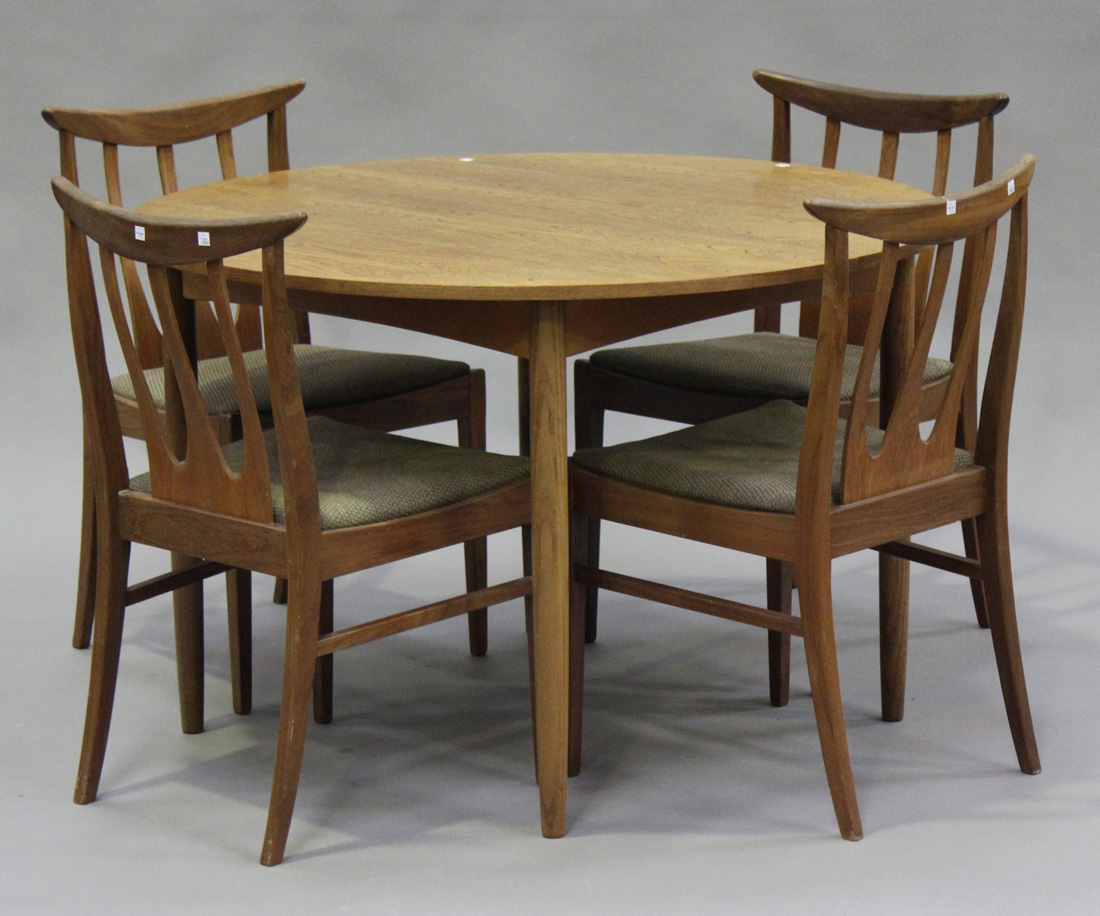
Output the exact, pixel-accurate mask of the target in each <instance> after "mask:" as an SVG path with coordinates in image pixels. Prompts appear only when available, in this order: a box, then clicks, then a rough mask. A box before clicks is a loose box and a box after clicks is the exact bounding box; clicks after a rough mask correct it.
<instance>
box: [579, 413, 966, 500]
mask: <svg viewBox="0 0 1100 916" xmlns="http://www.w3.org/2000/svg"><path fill="white" fill-rule="evenodd" d="M805 422H806V408H804V407H801V406H799V405H798V404H795V403H794V402H793V401H782V400H777V401H771V402H769V403H768V404H765V405H764V406H762V407H757V408H755V409H753V410H748V411H745V412H744V413H739V414H734V415H733V416H729V417H723V418H722V419H720V420H712V421H710V422H709V423H701V424H699V425H698V426H689V427H687V428H685V429H678V430H676V431H675V432H671V433H666V434H665V435H663V436H655V437H653V438H651V439H642V440H640V441H637V442H625V443H623V444H622V445H612V446H608V447H605V448H591V449H581V450H580V451H578V452H577V453H576V454H575V455H574V456H573V461H574V462H576V464H578V465H579V466H581V467H583V468H587V469H588V470H590V471H594V472H595V473H597V474H600V475H602V476H604V477H610V478H613V479H616V480H621V481H623V482H625V483H630V484H634V485H636V486H640V487H645V488H646V489H648V490H654V491H656V492H658V493H667V494H669V495H671V496H678V497H682V498H685V499H693V500H698V501H699V502H704V503H709V504H712V505H719V506H729V507H731V508H736V509H756V510H759V511H762V512H784V513H793V512H794V502H795V488H796V484H797V481H798V457H799V450H800V448H801V446H802V430H803V427H804V425H805ZM844 429H845V424H844V421H843V420H842V421H841V422H840V427H839V429H838V431H837V442H836V452H835V456H834V462H833V501H834V502H839V499H840V468H841V453H842V450H843V447H844V446H843V442H844V440H843V434H844ZM882 435H883V434H882V431H881V430H877V429H868V431H867V438H868V442H869V443H870V447H871V448H872V449H874V448H877V447H878V445H879V444H880V443H881V442H882ZM973 464H974V456H973V455H971V454H970V452H966V451H963V450H962V449H956V450H955V469H956V470H961V469H962V468H965V467H970V466H971V465H973Z"/></svg>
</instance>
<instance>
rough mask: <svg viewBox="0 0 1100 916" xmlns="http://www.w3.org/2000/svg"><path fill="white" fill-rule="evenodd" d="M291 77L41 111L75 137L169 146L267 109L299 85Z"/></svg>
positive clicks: (223, 128) (286, 98)
mask: <svg viewBox="0 0 1100 916" xmlns="http://www.w3.org/2000/svg"><path fill="white" fill-rule="evenodd" d="M305 85H306V82H305V80H293V81H291V82H288V83H280V84H277V85H274V86H266V87H264V88H262V89H252V90H248V91H245V92H238V93H234V94H232V95H223V96H218V97H217V98H210V99H200V100H197V101H191V102H182V103H179V104H175V105H162V106H158V107H153V108H130V109H116V110H102V111H86V110H80V109H73V108H45V109H43V110H42V117H43V118H44V119H45V121H46V123H47V124H49V125H50V126H51V127H53V128H55V129H57V130H62V131H68V132H69V133H71V134H74V135H75V136H77V137H82V138H85V139H89V140H96V141H99V142H101V143H114V144H117V145H120V146H173V145H175V144H177V143H187V142H190V141H192V140H199V139H201V138H203V137H209V136H213V135H215V134H219V133H223V132H224V131H227V130H232V129H233V128H234V127H237V126H238V125H241V124H244V123H246V122H247V121H251V120H253V119H254V118H258V117H260V115H263V114H267V113H268V112H270V111H273V110H275V109H277V108H279V107H281V106H283V105H285V104H286V103H287V102H289V101H290V100H291V99H293V98H294V97H295V96H297V95H298V94H299V93H300V92H301V91H302V90H303V89H304V88H305Z"/></svg>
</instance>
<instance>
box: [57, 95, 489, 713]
mask: <svg viewBox="0 0 1100 916" xmlns="http://www.w3.org/2000/svg"><path fill="white" fill-rule="evenodd" d="M304 87H305V82H304V81H302V80H297V81H294V82H289V83H284V84H281V85H277V86H269V87H265V88H262V89H256V90H252V91H247V92H241V93H238V94H235V95H228V96H222V97H219V98H210V99H204V100H200V101H194V102H185V103H182V104H177V105H168V106H162V107H155V108H143V109H129V110H113V111H86V110H77V109H71V108H47V109H45V110H44V111H43V112H42V116H43V118H44V119H45V120H46V122H47V123H48V124H50V125H51V126H52V127H54V128H56V129H57V130H58V132H59V134H60V146H61V174H62V175H64V176H65V177H66V178H68V179H69V180H70V181H72V182H73V183H74V184H76V183H78V174H77V148H78V145H79V144H82V143H84V142H87V143H89V144H90V145H92V146H93V148H94V147H95V146H96V145H98V146H99V147H101V148H102V157H103V164H104V175H105V185H106V198H107V200H108V201H109V202H110V203H113V204H115V205H117V206H122V205H123V193H122V188H123V181H122V173H123V171H124V170H123V168H122V166H121V165H120V161H122V160H124V158H125V157H126V155H127V153H126V148H127V147H135V148H154V149H155V151H156V165H157V172H158V175H159V179H160V188H161V191H162V192H163V193H165V194H168V193H171V192H173V191H176V190H178V189H179V186H180V180H179V173H180V172H182V171H183V169H182V168H180V169H177V155H176V152H177V149H180V158H181V159H182V162H183V164H185V165H187V166H191V167H194V166H197V165H198V164H199V154H201V153H202V151H203V144H202V143H201V142H200V141H213V142H212V143H210V145H209V147H207V148H209V149H211V150H213V148H214V147H215V145H216V150H217V158H218V164H219V169H218V171H217V173H216V174H217V175H218V177H220V178H222V179H230V178H234V177H236V176H237V159H236V155H235V148H234V131H235V130H236V129H237V128H240V127H242V126H243V125H246V124H249V122H253V121H258V120H259V119H263V118H266V128H267V130H266V134H267V144H266V145H267V167H268V170H269V171H280V170H285V169H288V168H289V167H290V162H289V153H288V143H287V118H286V106H287V103H288V102H290V101H291V100H292V99H293V98H295V97H296V96H297V95H298V94H299V93H300V92H301V91H302V89H303V88H304ZM195 146H197V147H198V148H197V149H196V148H195ZM137 152H138V153H140V150H138V151H137ZM134 155H135V156H136V155H137V153H135V154H134ZM126 163H127V166H128V168H127V169H126V171H127V174H128V176H129V177H130V178H131V184H133V183H135V179H136V177H137V176H136V175H135V173H137V172H138V169H137V163H136V162H135V163H132V162H131V161H130V160H129V159H126ZM122 271H123V279H124V283H125V287H126V290H127V292H128V294H129V295H130V309H131V314H132V320H133V322H134V330H135V336H136V341H137V343H136V346H137V352H138V358H139V360H140V362H141V365H142V367H143V369H144V370H145V371H146V372H147V374H148V375H147V377H148V380H149V383H150V386H151V391H152V393H153V397H154V399H155V401H156V403H157V406H158V409H161V410H163V408H164V398H165V393H164V378H163V368H162V363H163V345H162V341H161V332H160V329H159V328H158V327H157V323H156V320H155V319H154V317H153V315H152V313H151V311H150V309H149V306H148V303H147V302H146V301H145V298H144V295H143V293H142V291H141V287H140V284H139V283H138V282H137V279H136V274H135V272H134V269H133V267H132V266H131V265H129V264H127V263H126V262H125V261H124V262H123V264H122ZM236 316H237V317H236V321H237V325H238V329H239V333H240V336H241V340H242V343H243V345H244V350H245V354H246V355H245V365H246V367H247V369H248V372H249V375H250V378H251V379H252V383H253V389H254V391H255V392H256V394H257V397H258V398H259V406H260V410H261V412H262V415H263V417H264V423H265V424H270V422H271V418H270V405H269V402H270V392H269V391H268V386H267V379H266V367H265V363H264V359H263V352H262V349H261V347H262V332H261V327H260V318H259V312H258V310H257V309H256V308H255V307H253V306H239V307H237V310H236ZM196 322H197V326H196V336H197V341H198V343H197V350H198V354H199V357H200V362H199V381H200V387H201V390H202V392H203V397H204V398H205V399H206V403H207V404H208V406H209V407H210V409H211V411H212V413H213V415H214V416H215V418H216V423H217V429H218V434H219V436H220V437H221V440H222V441H223V442H230V441H233V440H234V439H238V438H240V435H241V425H240V417H239V405H238V404H237V400H236V392H235V390H234V387H233V385H232V381H231V372H230V367H229V364H228V361H227V359H226V356H225V353H224V350H223V348H222V343H221V336H220V334H219V333H218V329H217V327H216V322H215V320H214V317H213V312H212V311H211V309H210V308H209V306H200V307H198V308H197V309H196ZM295 342H296V347H295V358H296V360H297V366H298V372H299V374H300V376H301V378H302V392H303V397H304V399H305V405H306V410H307V411H309V412H310V413H322V414H326V415H328V416H331V417H333V418H336V419H339V420H341V421H344V422H350V423H355V424H357V425H363V426H369V427H373V428H376V429H383V430H388V431H393V430H399V429H407V428H411V427H415V426H423V425H427V424H431V423H440V422H449V421H452V420H453V421H457V424H458V441H459V444H460V445H462V446H465V447H468V448H480V449H484V448H485V374H484V371H483V370H480V369H473V370H472V369H471V368H470V367H469V366H468V365H467V364H466V363H464V362H459V361H457V360H449V359H438V358H434V357H427V356H418V355H410V354H401V353H386V352H363V351H358V350H349V349H340V348H335V347H327V346H319V345H315V344H311V343H310V332H309V322H308V315H307V314H306V313H305V312H297V313H296V314H295ZM112 384H113V386H114V387H113V390H114V393H115V404H116V407H117V409H118V412H119V418H120V421H121V424H122V430H123V433H124V435H127V436H132V437H136V438H141V436H142V435H143V431H142V425H141V422H140V419H139V410H138V406H137V402H136V398H135V393H134V389H133V386H132V383H131V381H130V377H129V376H128V375H126V374H122V375H119V376H116V377H115V378H114V379H113V380H112ZM90 475H91V462H90V460H89V459H87V458H86V460H85V465H84V499H83V520H82V525H81V546H80V567H79V577H78V588H77V603H76V620H75V625H74V632H73V645H74V646H75V647H77V648H87V646H88V644H89V641H90V639H91V634H92V621H93V614H94V608H95V568H96V563H95V538H94V531H95V505H94V501H93V498H92V493H93V491H94V484H93V482H92V480H91V476H90ZM466 552H467V567H468V572H469V576H470V578H471V583H472V584H476V583H477V582H483V581H484V579H485V568H486V555H485V542H484V541H483V540H479V541H475V542H473V543H471V544H468V545H467V546H466ZM284 586H285V583H282V582H281V581H280V582H279V583H277V585H276V601H280V602H281V601H283V600H285V597H284ZM193 587H195V588H197V589H199V591H197V593H196V594H195V597H194V600H193V604H194V605H195V606H197V607H199V608H201V600H202V599H201V585H199V586H193ZM227 587H228V605H229V611H230V618H231V620H230V632H231V634H233V635H232V636H231V640H232V641H233V642H234V644H236V643H237V642H238V640H240V641H241V648H239V649H235V651H234V652H233V654H232V658H233V666H234V671H233V690H234V707H235V709H236V710H237V711H238V712H247V711H248V710H249V708H250V707H251V685H250V654H249V651H248V637H249V635H250V633H251V626H250V618H249V615H250V612H251V583H250V579H249V577H248V576H247V574H245V573H242V572H241V571H235V570H231V571H230V572H229V573H227ZM187 629H190V630H192V631H196V629H197V627H196V625H195V623H194V622H193V621H192V622H191V623H190V624H187V623H185V622H181V624H180V628H179V638H180V640H181V641H182V642H185V643H194V642H196V641H197V647H192V648H191V649H187V648H183V649H181V651H182V652H185V653H186V652H190V654H191V655H192V656H194V655H195V654H197V656H198V657H197V659H195V658H191V659H190V660H189V661H184V659H183V658H182V656H181V664H182V665H184V666H185V667H190V668H196V667H197V669H198V670H197V674H196V672H194V671H192V672H191V674H190V677H191V679H192V680H194V679H195V678H196V677H197V678H198V680H199V683H201V672H202V662H201V654H202V648H201V647H202V643H201V631H200V632H191V633H190V634H188V633H186V632H184V631H185V630H187ZM469 632H470V649H471V652H473V654H475V655H483V654H484V653H485V651H486V647H487V623H486V614H485V612H484V610H475V611H473V612H472V613H471V615H470V620H469ZM238 634H239V635H238ZM200 729H201V701H200V710H199V715H198V722H197V723H196V722H192V723H191V725H190V726H187V725H185V730H200Z"/></svg>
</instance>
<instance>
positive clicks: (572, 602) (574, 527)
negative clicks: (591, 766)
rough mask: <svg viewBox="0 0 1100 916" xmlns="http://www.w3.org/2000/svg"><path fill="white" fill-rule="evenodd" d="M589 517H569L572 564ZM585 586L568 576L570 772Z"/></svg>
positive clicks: (580, 699)
mask: <svg viewBox="0 0 1100 916" xmlns="http://www.w3.org/2000/svg"><path fill="white" fill-rule="evenodd" d="M588 530H589V526H588V519H587V518H586V517H585V516H584V515H582V514H581V513H579V512H574V513H573V515H572V518H571V520H570V534H571V538H570V544H569V553H570V566H571V567H575V566H576V565H577V564H578V563H580V562H581V561H582V559H583V558H584V556H585V555H586V554H587V552H588V545H587V544H586V543H585V538H586V537H587V535H588ZM586 591H587V589H586V588H585V586H583V585H581V584H580V583H579V582H577V580H576V578H575V577H572V576H570V582H569V762H568V770H567V771H566V772H567V773H568V775H569V776H576V775H577V774H578V773H580V771H581V733H582V726H583V720H584V646H585V635H586V634H585V630H586V623H587V616H586V614H585V611H586V601H585V592H586Z"/></svg>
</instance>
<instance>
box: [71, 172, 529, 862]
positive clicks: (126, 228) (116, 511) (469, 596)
mask: <svg viewBox="0 0 1100 916" xmlns="http://www.w3.org/2000/svg"><path fill="white" fill-rule="evenodd" d="M53 191H54V196H55V197H56V199H57V201H58V203H59V204H60V206H61V208H62V210H63V211H64V214H65V247H66V263H67V273H68V290H69V305H70V317H71V322H72V331H73V344H74V351H75V355H76V363H77V370H78V375H79V378H80V388H81V397H82V403H83V408H84V411H85V417H86V418H87V424H86V427H87V430H88V440H89V451H90V453H91V460H92V462H93V465H94V474H93V476H92V479H93V482H94V485H95V488H96V493H95V498H96V506H97V511H96V524H97V528H98V550H97V555H96V560H97V564H98V567H97V583H98V585H97V589H96V611H95V633H94V639H93V642H92V666H91V679H90V686H89V692H88V707H87V718H86V721H85V728H84V740H83V745H82V749H81V755H80V767H79V773H78V776H77V785H76V793H75V800H76V802H77V803H79V804H85V803H88V802H91V801H94V800H95V798H96V794H97V791H98V786H99V781H100V776H101V773H102V767H103V761H104V754H105V751H106V745H107V733H108V728H109V725H110V718H111V708H112V703H113V698H114V692H115V685H116V681H117V676H118V668H119V657H120V649H121V641H122V628H123V617H124V610H125V606H126V604H127V603H129V598H128V594H127V587H126V582H127V568H128V565H129V556H130V549H131V545H132V544H146V545H151V546H153V547H158V548H161V549H164V550H169V551H176V552H180V553H184V554H186V555H188V556H194V557H202V558H203V561H204V562H203V563H202V565H201V566H200V567H199V574H201V575H212V574H214V573H216V572H218V571H219V570H223V569H225V568H227V567H231V568H237V569H247V570H252V571H255V572H261V573H265V574H267V575H272V576H280V577H282V578H284V579H286V580H287V592H288V600H287V611H286V614H287V623H286V650H285V661H284V672H283V691H282V705H281V710H280V719H279V737H278V744H277V751H276V761H275V775H274V780H273V786H272V793H271V803H270V808H269V813H268V823H267V832H266V835H265V838H264V844H263V853H262V857H261V861H262V862H263V863H264V864H266V865H274V864H277V863H278V862H279V861H281V860H282V858H283V853H284V850H285V845H286V839H287V833H288V830H289V827H290V819H291V813H292V810H293V807H294V799H295V794H296V791H297V786H298V780H299V774H300V769H301V762H302V753H303V747H304V740H305V730H306V725H307V719H308V717H309V705H310V695H311V691H312V692H313V694H314V697H315V700H316V698H317V697H319V696H321V695H323V692H322V691H319V690H317V689H316V682H317V681H319V680H321V679H323V678H326V677H327V678H331V656H332V653H333V652H336V651H338V650H341V649H346V648H350V647H352V646H356V645H360V644H362V643H366V642H370V641H373V640H376V639H380V638H382V637H384V636H389V635H393V634H396V633H401V632H405V631H408V630H410V629H413V628H415V627H419V626H423V625H426V624H429V623H433V622H436V621H440V620H444V619H447V618H450V617H454V616H458V615H461V614H467V613H469V612H470V611H471V610H472V609H476V608H483V607H487V606H490V605H493V604H497V603H500V602H503V601H508V600H511V599H513V598H519V597H525V596H527V595H529V594H530V591H531V580H530V578H529V577H520V578H517V579H513V580H511V581H508V582H504V583H501V584H497V585H494V586H492V587H485V586H484V585H482V586H479V587H477V588H470V589H468V590H467V591H466V592H465V593H464V594H461V595H459V596H457V597H454V598H449V599H445V600H441V601H436V602H433V603H431V604H427V605H425V606H423V607H419V608H416V609H413V610H409V611H405V612H402V613H398V614H393V615H389V616H386V617H383V618H380V619H375V620H370V621H367V622H364V623H359V624H355V625H352V626H348V627H344V628H342V629H340V630H337V631H335V632H328V631H327V629H326V627H325V624H324V621H323V620H322V618H323V616H324V604H325V602H326V601H328V600H330V599H331V590H330V586H329V583H331V581H332V580H333V579H334V578H336V577H337V576H341V575H344V574H347V573H350V572H354V571H357V570H362V569H368V568H372V567H375V566H379V565H382V564H385V563H391V562H393V561H396V560H399V559H403V558H406V557H410V556H415V555H419V554H423V553H427V552H429V551H434V550H437V549H439V548H442V547H446V546H449V545H454V544H460V543H465V542H469V541H470V540H473V539H477V538H484V537H487V536H488V535H489V534H492V533H495V532H498V531H504V530H508V529H511V528H515V527H518V526H521V525H524V524H527V523H529V521H530V496H531V488H530V480H529V463H528V461H527V459H524V458H520V457H516V456H505V455H496V454H492V453H489V452H485V451H481V450H476V449H464V448H456V447H454V446H449V445H443V444H439V443H432V442H426V441H423V440H419V439H413V438H407V437H402V436H396V435H393V434H390V433H386V432H382V431H377V430H372V429H368V428H365V427H362V426H356V425H352V424H346V423H341V422H339V421H336V420H333V419H331V418H329V417H324V416H317V415H313V416H307V412H306V408H305V399H304V395H303V391H302V388H303V381H302V377H301V375H300V374H299V371H298V365H299V360H298V359H297V358H296V357H297V354H296V352H295V346H296V345H295V343H294V341H295V327H294V322H295V317H294V315H293V313H292V311H291V310H290V309H289V308H288V305H287V297H286V285H285V278H284V273H283V241H282V240H283V239H284V237H285V236H287V235H289V234H290V233H292V232H294V231H295V230H296V229H297V228H298V227H299V226H301V224H302V223H303V222H304V221H305V219H306V217H305V215H304V214H301V213H297V214H283V215H273V216H270V217H259V218H246V219H237V220H217V221H208V222H200V221H187V220H173V219H167V218H154V217H149V216H143V215H141V214H137V213H134V212H131V211H128V210H125V209H123V208H120V207H115V206H113V205H110V204H107V203H104V202H102V201H99V200H97V199H96V198H93V197H91V196H90V195H88V194H87V193H85V192H84V191H82V190H81V189H80V188H78V187H76V186H75V185H73V184H72V183H71V182H69V181H68V180H67V179H65V178H61V177H58V178H55V179H54V181H53ZM89 240H91V242H93V243H95V244H96V246H97V247H98V250H99V257H98V262H99V265H100V268H99V275H100V286H99V289H101V290H102V296H101V295H98V294H97V285H96V280H95V275H94V273H93V268H92V264H93V257H92V255H91V254H90V252H89ZM255 249H262V259H263V261H262V263H263V306H262V318H261V320H262V326H263V337H264V349H263V351H262V352H263V355H264V358H265V361H266V366H267V378H268V380H269V386H268V390H269V392H270V402H271V403H270V407H269V410H270V415H271V418H272V419H273V421H274V429H273V430H272V429H268V430H266V431H265V429H264V426H265V422H264V416H263V414H264V413H265V412H266V411H265V410H264V409H262V408H261V406H260V399H259V396H258V395H257V394H256V393H255V391H254V389H253V387H252V384H251V380H250V377H249V371H248V368H249V364H248V363H247V362H246V358H245V353H246V351H245V349H244V347H245V346H246V344H245V343H244V342H242V340H241V336H242V335H241V331H240V329H239V327H238V326H237V325H235V324H234V320H233V315H232V313H231V305H230V300H229V292H228V289H227V283H226V272H227V271H226V267H225V265H224V263H223V261H224V259H225V258H228V257H231V256H233V255H236V254H240V253H242V252H246V251H252V250H255ZM120 261H122V262H124V263H125V262H126V261H129V262H131V263H132V264H134V265H138V264H144V265H146V268H147V276H148V287H149V290H150V292H151V298H152V303H153V309H154V311H155V314H156V316H157V318H158V319H159V324H160V328H161V332H162V334H163V340H164V353H165V369H166V374H167V375H168V376H169V377H170V378H172V379H175V381H176V383H177V384H178V389H179V394H180V404H181V408H182V414H183V418H182V422H183V429H182V430H178V429H176V427H175V426H174V425H173V426H171V427H169V428H166V427H165V425H164V423H163V422H162V415H161V412H160V409H159V407H158V404H157V399H156V397H155V395H154V392H153V386H152V383H151V381H150V377H149V374H148V372H147V370H145V368H144V366H143V365H142V363H141V358H140V354H139V352H138V344H137V330H136V325H135V324H134V323H132V322H131V320H130V319H129V318H128V315H127V309H126V305H125V303H124V299H123V292H122V286H123V283H125V278H124V279H123V281H122V283H120V280H119V274H120V272H121V267H120V264H119V262H120ZM170 265H172V266H174V267H175V268H186V267H188V266H189V265H194V268H195V269H198V270H200V271H201V273H202V274H203V275H204V276H205V277H206V280H207V283H208V285H209V289H210V294H211V303H212V311H213V314H214V318H215V321H216V323H217V328H218V332H219V334H220V336H221V338H222V342H223V345H224V349H225V354H226V356H225V358H226V360H227V363H228V366H229V382H228V384H230V385H232V387H233V389H234V393H235V395H236V399H237V404H238V408H239V410H238V417H239V423H240V436H239V437H238V438H237V439H236V440H235V441H234V442H232V443H229V444H226V443H225V441H224V438H223V436H222V435H221V432H220V429H219V426H218V423H219V419H218V415H217V414H215V413H214V412H213V411H212V410H211V409H210V407H209V405H208V403H207V401H206V399H205V398H204V397H203V392H202V390H201V385H200V383H199V380H198V377H197V373H196V372H195V371H194V369H193V367H192V363H191V360H190V354H189V353H188V351H187V346H186V336H187V330H186V325H187V322H186V321H181V320H179V318H178V316H179V315H181V314H186V313H188V312H189V309H188V308H187V306H188V303H187V302H186V300H184V299H183V297H182V291H181V290H182V288H181V284H180V282H179V280H180V277H179V273H178V271H176V270H174V269H173V268H172V267H170ZM133 276H134V277H135V278H136V276H137V269H136V267H135V268H134V270H133ZM104 300H105V301H106V304H105V305H102V303H103V302H104ZM101 308H102V310H103V311H104V312H105V313H109V315H110V319H109V321H107V322H106V323H107V324H108V326H113V327H114V329H115V332H116V334H115V336H116V337H117V340H118V344H119V346H120V347H121V350H122V353H123V356H124V358H125V361H126V367H127V371H128V374H129V377H130V379H131V381H132V383H133V386H134V396H135V400H136V402H137V409H138V413H139V416H140V422H141V424H142V432H143V439H144V442H145V447H146V451H147V455H148V460H149V471H148V472H147V473H144V474H139V475H137V476H135V477H134V478H131V477H130V474H129V470H128V468H127V461H126V454H125V451H124V448H123V427H122V423H121V421H120V417H119V413H118V410H117V407H116V404H115V384H114V383H113V381H112V379H111V378H110V375H109V373H108V370H107V361H106V355H105V348H104V331H103V323H102V322H101V318H100V310H101ZM326 593H327V594H326ZM316 713H317V710H316V709H315V715H316Z"/></svg>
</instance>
